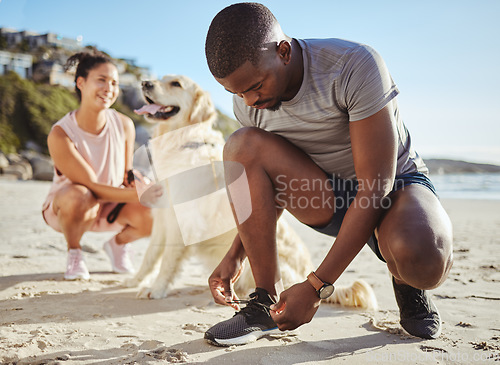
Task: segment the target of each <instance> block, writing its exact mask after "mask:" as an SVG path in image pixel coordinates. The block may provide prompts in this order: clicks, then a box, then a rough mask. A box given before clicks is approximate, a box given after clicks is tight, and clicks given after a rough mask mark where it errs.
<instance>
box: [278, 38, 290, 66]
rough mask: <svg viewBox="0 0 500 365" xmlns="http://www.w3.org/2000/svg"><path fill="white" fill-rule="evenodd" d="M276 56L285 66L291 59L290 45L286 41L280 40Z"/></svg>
mask: <svg viewBox="0 0 500 365" xmlns="http://www.w3.org/2000/svg"><path fill="white" fill-rule="evenodd" d="M278 55H279V56H280V58H281V59H282V60H283V62H285V65H286V64H288V63H289V62H290V60H291V59H292V45H291V44H290V42H288V41H286V40H282V41H281V42H280V43H279V44H278Z"/></svg>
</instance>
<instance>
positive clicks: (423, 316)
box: [392, 277, 441, 339]
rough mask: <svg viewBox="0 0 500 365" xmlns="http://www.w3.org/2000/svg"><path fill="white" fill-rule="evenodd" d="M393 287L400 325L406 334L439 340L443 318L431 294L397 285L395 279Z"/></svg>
mask: <svg viewBox="0 0 500 365" xmlns="http://www.w3.org/2000/svg"><path fill="white" fill-rule="evenodd" d="M392 286H393V287H394V293H395V294H396V302H397V303H398V307H399V313H400V317H401V319H400V322H399V323H401V326H402V327H403V328H404V329H405V330H406V332H408V333H409V334H410V335H413V336H416V337H421V338H426V339H434V338H438V337H439V335H440V334H441V317H440V316H439V312H438V310H437V308H436V306H435V305H434V303H433V302H432V300H431V298H430V296H429V294H428V293H427V292H426V291H425V290H421V289H415V288H414V287H411V286H409V285H405V284H396V282H395V281H394V277H393V278H392Z"/></svg>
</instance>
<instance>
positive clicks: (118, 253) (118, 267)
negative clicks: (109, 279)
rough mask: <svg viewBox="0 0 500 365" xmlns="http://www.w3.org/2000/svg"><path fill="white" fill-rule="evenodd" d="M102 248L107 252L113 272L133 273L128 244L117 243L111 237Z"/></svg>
mask: <svg viewBox="0 0 500 365" xmlns="http://www.w3.org/2000/svg"><path fill="white" fill-rule="evenodd" d="M102 248H103V249H104V251H105V252H106V253H107V254H108V256H109V259H110V260H111V266H112V268H113V271H114V272H116V273H118V274H133V273H135V269H134V265H133V264H132V261H131V260H130V255H129V251H130V250H129V245H128V244H122V245H119V244H117V243H116V241H115V237H113V238H111V239H110V240H109V241H107V242H105V243H104V245H103V246H102Z"/></svg>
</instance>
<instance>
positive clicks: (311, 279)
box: [307, 271, 326, 292]
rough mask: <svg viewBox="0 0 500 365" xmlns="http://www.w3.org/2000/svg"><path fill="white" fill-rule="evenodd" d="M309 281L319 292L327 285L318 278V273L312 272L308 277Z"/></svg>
mask: <svg viewBox="0 0 500 365" xmlns="http://www.w3.org/2000/svg"><path fill="white" fill-rule="evenodd" d="M307 281H309V284H311V285H312V287H313V288H314V289H315V290H316V291H317V292H319V290H320V289H321V288H322V287H323V286H324V285H325V284H326V283H325V282H324V281H323V280H321V279H320V278H318V276H317V275H316V273H315V272H314V271H311V273H310V274H309V275H307Z"/></svg>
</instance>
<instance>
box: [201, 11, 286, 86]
mask: <svg viewBox="0 0 500 365" xmlns="http://www.w3.org/2000/svg"><path fill="white" fill-rule="evenodd" d="M276 23H277V20H276V18H275V17H274V15H273V14H272V13H271V11H270V10H269V9H268V8H266V7H265V6H264V5H262V4H258V3H239V4H233V5H230V6H228V7H226V8H224V9H222V10H221V11H220V12H219V13H218V14H217V15H216V16H215V18H214V19H213V20H212V23H211V24H210V28H209V29H208V33H207V39H206V42H205V55H206V57H207V62H208V67H209V69H210V72H211V73H212V75H214V76H215V77H217V78H221V79H222V78H225V77H226V76H229V75H230V74H232V73H233V72H234V71H235V70H236V69H237V68H238V67H240V66H241V65H243V64H244V63H245V62H246V61H250V62H251V63H252V64H253V65H254V66H257V65H258V63H259V60H260V56H261V53H262V51H261V49H262V47H264V45H265V43H266V42H267V41H269V35H270V34H272V32H273V28H274V25H275V24H276Z"/></svg>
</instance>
